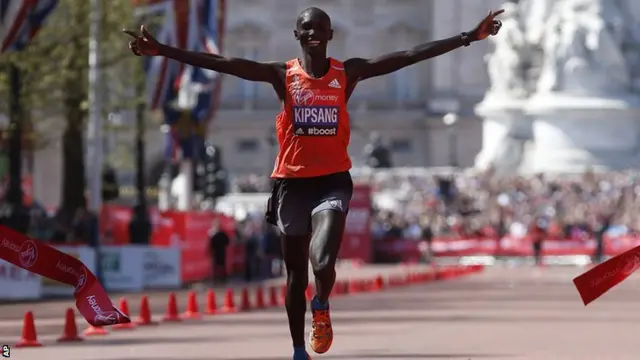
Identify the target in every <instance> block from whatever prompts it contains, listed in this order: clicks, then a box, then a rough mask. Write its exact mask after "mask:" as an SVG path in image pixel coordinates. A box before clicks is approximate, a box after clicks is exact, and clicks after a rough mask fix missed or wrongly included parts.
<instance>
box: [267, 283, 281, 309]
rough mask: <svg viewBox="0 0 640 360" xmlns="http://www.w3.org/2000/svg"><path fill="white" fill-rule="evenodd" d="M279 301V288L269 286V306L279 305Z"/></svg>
mask: <svg viewBox="0 0 640 360" xmlns="http://www.w3.org/2000/svg"><path fill="white" fill-rule="evenodd" d="M279 305H280V304H279V303H278V289H277V288H276V287H275V286H271V287H269V306H270V307H277V306H279Z"/></svg>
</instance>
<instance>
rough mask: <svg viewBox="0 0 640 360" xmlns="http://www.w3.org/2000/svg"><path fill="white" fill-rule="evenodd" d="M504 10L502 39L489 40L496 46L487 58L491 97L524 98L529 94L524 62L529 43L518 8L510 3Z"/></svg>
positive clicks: (500, 37)
mask: <svg viewBox="0 0 640 360" xmlns="http://www.w3.org/2000/svg"><path fill="white" fill-rule="evenodd" d="M502 8H503V9H504V10H505V12H504V15H503V18H502V19H501V20H502V29H503V30H504V31H503V32H502V33H501V34H500V36H494V37H491V38H490V39H489V42H491V43H492V44H493V52H491V53H490V54H488V55H487V56H486V60H487V68H488V72H489V78H490V80H491V87H490V89H489V93H490V94H500V95H506V96H509V97H513V98H523V97H525V96H526V95H527V91H526V86H525V71H524V62H523V60H524V59H525V58H526V42H525V38H524V31H523V29H522V26H521V22H520V16H519V11H518V5H517V4H516V3H513V2H507V3H506V4H504V5H503V6H502Z"/></svg>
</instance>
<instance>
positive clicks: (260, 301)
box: [256, 286, 267, 309]
mask: <svg viewBox="0 0 640 360" xmlns="http://www.w3.org/2000/svg"><path fill="white" fill-rule="evenodd" d="M266 307H267V306H266V305H265V303H264V290H263V289H262V286H259V287H258V288H257V289H256V309H264V308H266Z"/></svg>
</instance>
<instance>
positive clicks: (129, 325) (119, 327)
mask: <svg viewBox="0 0 640 360" xmlns="http://www.w3.org/2000/svg"><path fill="white" fill-rule="evenodd" d="M120 311H122V313H123V314H125V315H127V317H129V304H128V303H127V299H126V298H123V297H122V298H120ZM135 327H136V324H134V323H133V322H130V323H125V324H116V325H113V326H112V329H113V330H131V329H135Z"/></svg>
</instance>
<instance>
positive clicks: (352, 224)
mask: <svg viewBox="0 0 640 360" xmlns="http://www.w3.org/2000/svg"><path fill="white" fill-rule="evenodd" d="M371 193H372V191H371V187H370V186H369V185H364V184H357V185H355V186H354V188H353V196H352V197H351V202H350V203H349V215H347V223H346V227H345V231H344V237H343V238H342V246H341V247H340V258H341V259H350V260H361V261H363V262H370V261H371V259H372V255H373V249H372V244H371Z"/></svg>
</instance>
